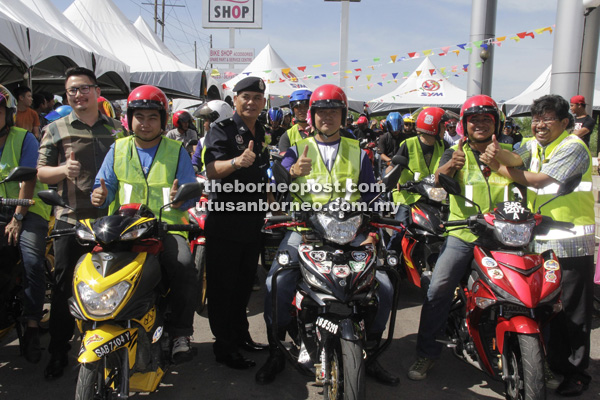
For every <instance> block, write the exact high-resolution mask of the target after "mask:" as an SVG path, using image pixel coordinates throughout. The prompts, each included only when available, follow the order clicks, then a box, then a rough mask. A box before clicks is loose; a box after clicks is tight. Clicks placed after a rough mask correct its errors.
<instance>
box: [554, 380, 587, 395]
mask: <svg viewBox="0 0 600 400" xmlns="http://www.w3.org/2000/svg"><path fill="white" fill-rule="evenodd" d="M589 386H590V382H589V380H582V379H579V378H575V377H567V378H565V379H564V380H563V382H562V383H561V384H560V385H559V386H558V388H557V389H556V393H558V394H559V395H561V396H565V397H574V396H580V395H581V394H582V393H583V392H584V391H585V390H587V389H588V387H589Z"/></svg>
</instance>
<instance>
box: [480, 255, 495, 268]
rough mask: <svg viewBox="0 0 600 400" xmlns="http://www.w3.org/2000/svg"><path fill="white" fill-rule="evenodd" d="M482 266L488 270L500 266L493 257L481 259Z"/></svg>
mask: <svg viewBox="0 0 600 400" xmlns="http://www.w3.org/2000/svg"><path fill="white" fill-rule="evenodd" d="M481 265H483V266H484V267H486V268H494V267H497V266H498V263H497V262H496V260H494V259H493V258H492V257H483V258H482V259H481Z"/></svg>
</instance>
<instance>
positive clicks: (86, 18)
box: [64, 0, 202, 97]
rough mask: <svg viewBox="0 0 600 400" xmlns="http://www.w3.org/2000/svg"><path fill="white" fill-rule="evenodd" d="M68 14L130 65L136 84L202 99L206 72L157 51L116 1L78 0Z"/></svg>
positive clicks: (78, 25)
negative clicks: (201, 94) (203, 76)
mask: <svg viewBox="0 0 600 400" xmlns="http://www.w3.org/2000/svg"><path fill="white" fill-rule="evenodd" d="M64 15H65V16H66V17H67V18H68V19H69V20H71V21H72V22H73V23H74V24H75V26H77V27H78V28H79V29H80V30H81V31H82V32H83V33H85V34H86V35H87V36H88V37H89V38H90V39H92V40H93V41H95V42H96V43H98V44H99V45H100V46H102V48H104V49H105V50H106V51H107V52H109V53H110V54H113V55H114V56H115V57H116V58H118V59H119V60H121V61H123V62H124V63H126V64H127V65H129V67H130V70H131V82H132V84H148V85H154V86H158V87H160V88H161V89H163V90H165V91H166V92H168V93H169V94H171V95H175V94H179V95H186V96H192V97H200V90H201V88H200V85H201V77H202V71H201V70H199V69H196V68H193V67H190V66H188V65H186V64H183V63H181V62H179V61H177V60H175V59H173V58H171V57H169V56H168V55H166V54H163V53H162V52H160V51H158V50H156V49H155V47H154V46H153V45H152V43H151V42H150V41H149V40H148V39H146V38H145V37H144V36H143V35H142V33H141V32H140V31H138V30H137V29H136V28H135V27H134V26H133V24H131V23H130V22H129V20H128V19H127V18H126V17H125V15H123V13H122V12H121V11H120V10H119V8H118V7H117V6H116V5H115V4H114V3H113V2H112V0H103V1H97V0H75V1H74V2H73V4H71V5H70V6H69V8H67V9H66V10H65V12H64Z"/></svg>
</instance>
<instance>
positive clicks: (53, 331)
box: [38, 67, 125, 380]
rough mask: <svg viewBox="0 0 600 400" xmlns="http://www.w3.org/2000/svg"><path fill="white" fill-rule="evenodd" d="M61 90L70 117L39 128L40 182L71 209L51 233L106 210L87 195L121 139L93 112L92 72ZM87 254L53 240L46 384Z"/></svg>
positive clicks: (67, 333) (70, 74) (76, 71)
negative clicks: (79, 265) (79, 262)
mask: <svg viewBox="0 0 600 400" xmlns="http://www.w3.org/2000/svg"><path fill="white" fill-rule="evenodd" d="M65 90H66V93H67V96H68V100H69V104H70V105H71V107H73V112H71V114H69V115H68V116H66V117H64V118H61V119H59V120H57V121H55V122H52V123H51V124H49V125H47V126H46V127H45V128H44V135H43V137H42V141H41V143H40V150H39V159H38V178H39V180H40V181H41V182H42V183H46V184H49V185H57V190H58V193H59V195H60V196H61V197H62V198H63V200H64V201H65V203H66V204H67V205H68V206H70V207H72V208H73V210H71V209H67V208H62V207H56V209H55V216H56V224H55V226H54V228H55V229H67V228H72V227H73V226H74V225H75V223H76V221H77V220H78V219H84V218H98V217H100V216H102V215H106V210H102V209H97V208H96V207H94V206H93V205H92V203H91V201H90V194H91V192H92V186H93V184H94V178H95V176H96V174H97V172H98V170H99V169H100V166H101V165H102V161H103V160H104V156H105V155H106V153H107V152H108V150H109V148H110V146H111V145H112V144H113V143H114V141H115V139H116V138H117V137H122V136H124V134H125V132H124V130H123V127H122V126H121V124H120V123H119V122H118V121H116V120H114V119H112V118H109V117H107V116H105V115H102V114H100V112H99V111H98V96H100V88H99V87H98V84H97V81H96V76H95V75H94V73H93V72H92V71H90V70H89V69H86V68H81V67H75V68H69V69H68V70H67V71H66V80H65ZM88 251H89V247H84V246H81V245H80V244H79V243H78V242H77V240H76V238H75V236H63V237H60V238H57V239H54V257H55V279H56V285H55V287H54V289H53V293H52V313H51V316H50V345H49V346H48V351H49V352H50V362H49V363H48V366H47V367H46V369H45V371H44V376H45V377H46V379H48V380H52V379H56V378H59V377H60V376H62V374H63V370H64V368H65V367H66V365H67V363H68V352H69V349H70V348H71V346H70V345H69V340H70V339H71V336H73V329H74V327H75V320H74V319H73V317H72V316H71V314H70V313H69V306H68V303H67V300H68V299H69V297H71V296H72V286H71V285H72V281H73V270H74V267H75V264H76V263H77V260H78V259H79V257H80V256H81V255H83V254H84V253H86V252H88Z"/></svg>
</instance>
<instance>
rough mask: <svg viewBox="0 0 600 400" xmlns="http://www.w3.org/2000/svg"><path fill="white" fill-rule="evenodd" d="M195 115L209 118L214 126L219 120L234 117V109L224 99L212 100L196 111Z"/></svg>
mask: <svg viewBox="0 0 600 400" xmlns="http://www.w3.org/2000/svg"><path fill="white" fill-rule="evenodd" d="M194 117H196V118H203V119H207V120H209V121H210V126H211V127H212V126H213V125H214V124H216V123H218V122H221V121H223V120H225V119H227V118H231V117H233V109H232V108H231V106H230V105H229V104H227V103H225V102H224V101H222V100H212V101H209V102H208V103H204V105H202V107H200V108H198V109H197V110H196V111H194Z"/></svg>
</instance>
